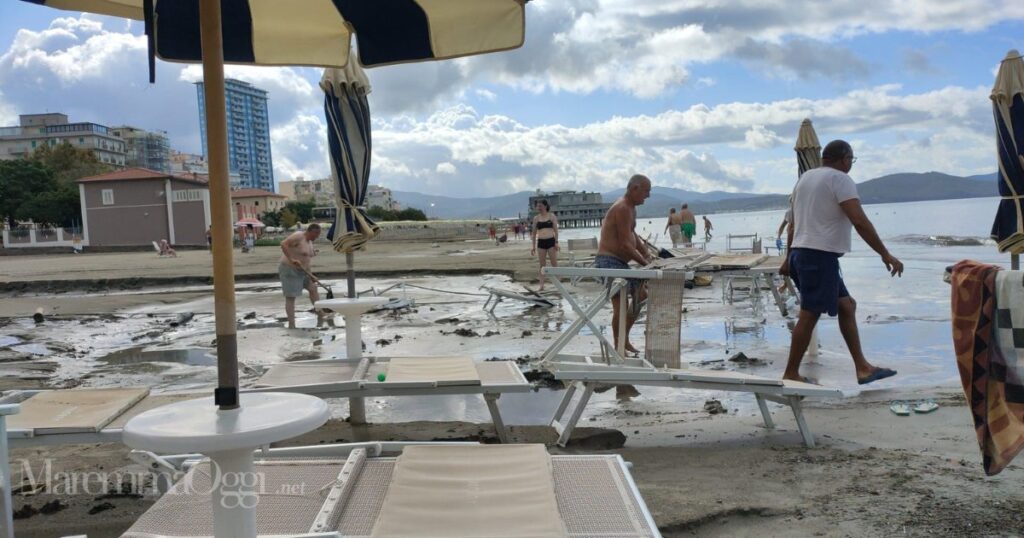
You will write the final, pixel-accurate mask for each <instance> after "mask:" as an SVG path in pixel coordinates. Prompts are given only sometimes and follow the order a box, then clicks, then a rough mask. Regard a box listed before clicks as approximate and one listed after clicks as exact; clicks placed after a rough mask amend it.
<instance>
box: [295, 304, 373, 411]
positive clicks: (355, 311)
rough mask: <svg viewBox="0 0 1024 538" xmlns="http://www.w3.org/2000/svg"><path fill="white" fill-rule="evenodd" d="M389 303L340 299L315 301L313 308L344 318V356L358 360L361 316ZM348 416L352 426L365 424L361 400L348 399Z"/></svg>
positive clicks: (361, 345) (363, 407)
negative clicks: (334, 313) (335, 313)
mask: <svg viewBox="0 0 1024 538" xmlns="http://www.w3.org/2000/svg"><path fill="white" fill-rule="evenodd" d="M390 301H391V299H389V298H387V297H356V298H352V299H349V298H347V297H341V298H336V299H323V300H320V301H317V302H316V304H314V305H313V307H314V308H316V309H317V310H330V311H332V312H337V313H338V314H341V315H342V317H344V318H345V356H346V357H347V358H349V359H359V358H362V356H363V325H362V323H363V314H365V313H367V312H369V311H370V310H373V309H375V308H378V307H380V306H384V305H386V304H388V303H389V302H390ZM348 416H349V422H351V423H352V424H366V405H365V403H364V402H363V399H362V398H349V399H348Z"/></svg>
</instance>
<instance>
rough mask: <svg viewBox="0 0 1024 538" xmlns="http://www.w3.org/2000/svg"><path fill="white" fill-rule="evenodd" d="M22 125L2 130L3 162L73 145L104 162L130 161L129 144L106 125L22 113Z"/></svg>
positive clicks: (0, 155)
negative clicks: (42, 147)
mask: <svg viewBox="0 0 1024 538" xmlns="http://www.w3.org/2000/svg"><path fill="white" fill-rule="evenodd" d="M18 119H19V122H18V125H16V126H13V127H0V159H18V158H21V157H26V156H28V155H30V154H31V153H32V152H33V151H35V150H36V148H38V147H41V146H44V145H49V146H56V145H58V144H63V143H67V144H71V145H72V146H74V147H76V148H79V149H87V150H89V151H91V152H92V153H93V154H94V155H96V158H97V159H99V161H100V162H102V163H106V164H109V165H113V166H116V167H123V166H125V163H126V162H127V158H126V153H125V142H124V140H121V139H120V138H118V137H116V136H114V133H113V132H112V130H111V129H110V128H108V127H106V126H104V125H99V124H96V123H89V122H81V123H69V122H68V117H67V115H65V114H60V113H50V114H22V115H20V116H18Z"/></svg>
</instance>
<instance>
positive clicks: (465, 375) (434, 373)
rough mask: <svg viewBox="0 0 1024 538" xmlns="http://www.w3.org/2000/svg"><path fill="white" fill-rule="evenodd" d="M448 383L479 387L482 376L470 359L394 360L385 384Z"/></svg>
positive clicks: (391, 362) (405, 358) (390, 365)
mask: <svg viewBox="0 0 1024 538" xmlns="http://www.w3.org/2000/svg"><path fill="white" fill-rule="evenodd" d="M433 381H437V382H447V383H449V384H451V383H455V384H467V385H473V384H476V385H479V384H480V374H478V373H477V371H476V366H475V365H474V364H473V359H471V358H469V357H429V358H408V357H402V358H393V359H391V360H390V361H388V373H387V378H386V380H385V383H416V382H433Z"/></svg>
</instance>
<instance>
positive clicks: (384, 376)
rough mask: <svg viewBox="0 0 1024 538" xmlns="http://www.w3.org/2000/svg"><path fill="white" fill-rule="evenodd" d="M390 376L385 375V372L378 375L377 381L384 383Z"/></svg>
mask: <svg viewBox="0 0 1024 538" xmlns="http://www.w3.org/2000/svg"><path fill="white" fill-rule="evenodd" d="M387 377H388V376H386V375H384V372H381V373H379V374H377V381H384V380H385V379H387Z"/></svg>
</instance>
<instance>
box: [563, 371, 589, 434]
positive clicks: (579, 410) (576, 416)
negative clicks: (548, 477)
mask: <svg viewBox="0 0 1024 538" xmlns="http://www.w3.org/2000/svg"><path fill="white" fill-rule="evenodd" d="M593 393H594V384H593V383H591V382H587V383H584V384H583V394H582V395H580V401H579V403H578V404H576V407H575V408H573V410H572V415H570V416H569V421H568V422H566V423H565V425H564V426H565V427H564V428H563V429H562V434H561V435H559V436H558V446H560V447H565V445H567V444H569V438H570V437H572V430H573V429H574V428H575V427H576V423H577V422H579V420H580V417H581V416H583V409H584V408H586V407H587V402H588V401H590V395H591V394H593Z"/></svg>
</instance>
